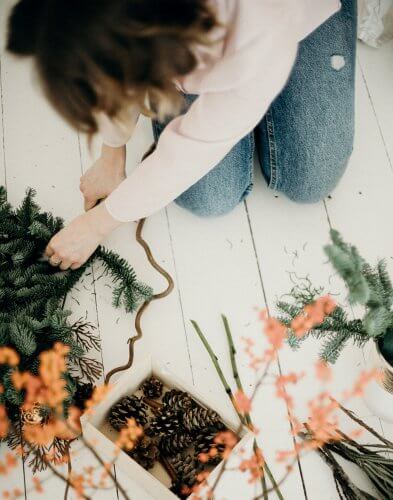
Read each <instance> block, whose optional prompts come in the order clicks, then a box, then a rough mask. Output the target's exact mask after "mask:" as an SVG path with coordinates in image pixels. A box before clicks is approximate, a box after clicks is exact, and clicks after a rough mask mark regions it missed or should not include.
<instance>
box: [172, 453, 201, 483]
mask: <svg viewBox="0 0 393 500" xmlns="http://www.w3.org/2000/svg"><path fill="white" fill-rule="evenodd" d="M169 462H170V464H171V465H172V467H173V468H174V470H175V472H176V475H177V479H178V482H179V483H181V484H183V485H185V486H189V487H191V486H193V485H194V483H195V481H196V476H197V474H199V472H200V471H201V465H200V464H199V463H198V462H197V461H196V460H195V459H194V458H193V457H192V456H190V455H185V456H184V455H183V454H182V453H178V454H177V455H175V456H174V457H172V458H170V459H169Z"/></svg>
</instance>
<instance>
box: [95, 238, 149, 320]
mask: <svg viewBox="0 0 393 500" xmlns="http://www.w3.org/2000/svg"><path fill="white" fill-rule="evenodd" d="M97 255H98V257H99V258H100V259H101V260H102V262H103V263H104V265H105V267H106V270H107V272H108V273H109V274H110V275H111V277H112V280H113V282H114V283H115V284H116V286H115V287H114V290H113V305H114V306H115V307H120V306H121V305H123V307H124V308H125V310H126V311H128V312H133V311H134V310H135V309H136V307H137V306H138V305H139V304H140V303H141V302H144V301H145V300H146V299H148V298H150V297H151V295H152V293H153V291H152V289H151V288H150V287H149V286H147V285H144V284H143V283H140V282H138V281H137V279H136V276H135V271H134V270H133V269H132V267H131V266H130V264H129V263H128V262H127V261H126V260H125V259H123V258H121V257H119V256H118V255H116V254H115V253H114V252H112V250H106V249H105V248H99V249H98V251H97Z"/></svg>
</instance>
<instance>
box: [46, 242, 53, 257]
mask: <svg viewBox="0 0 393 500" xmlns="http://www.w3.org/2000/svg"><path fill="white" fill-rule="evenodd" d="M54 253H55V251H54V250H53V248H52V247H51V246H50V245H48V246H47V247H46V248H45V252H44V255H46V256H47V257H51V256H52V255H53V254H54Z"/></svg>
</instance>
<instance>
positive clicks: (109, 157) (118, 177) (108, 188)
mask: <svg viewBox="0 0 393 500" xmlns="http://www.w3.org/2000/svg"><path fill="white" fill-rule="evenodd" d="M125 168H126V147H125V146H122V147H120V148H111V147H109V146H106V145H105V144H104V145H103V146H102V152H101V156H100V157H99V158H98V160H97V161H96V162H95V163H94V164H93V165H92V166H91V167H90V168H89V170H88V171H87V172H86V173H85V174H84V175H83V176H82V177H81V181H80V190H81V192H82V194H83V198H84V201H85V203H84V204H85V210H86V211H87V210H90V209H91V208H93V207H94V206H95V205H96V204H97V202H98V201H100V200H103V199H104V198H106V197H107V196H109V195H110V193H111V192H112V191H113V190H114V189H115V188H116V187H117V186H118V185H119V184H120V183H121V182H122V181H123V180H124V179H125V177H126V173H125Z"/></svg>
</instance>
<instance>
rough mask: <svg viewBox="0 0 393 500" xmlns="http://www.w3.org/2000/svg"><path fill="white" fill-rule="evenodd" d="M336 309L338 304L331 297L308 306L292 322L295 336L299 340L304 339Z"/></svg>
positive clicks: (322, 298)
mask: <svg viewBox="0 0 393 500" xmlns="http://www.w3.org/2000/svg"><path fill="white" fill-rule="evenodd" d="M336 307H337V305H336V303H335V302H334V300H333V299H332V298H331V297H330V296H329V295H326V296H324V297H319V298H318V299H317V300H316V301H315V302H312V303H311V304H307V305H306V306H305V307H304V308H303V311H302V312H301V313H300V314H299V316H296V318H294V319H293V320H292V322H291V328H292V330H293V332H294V334H295V335H296V336H297V337H299V338H301V337H303V336H304V335H305V334H306V333H308V332H309V331H310V330H312V328H314V327H315V326H317V325H320V324H322V323H323V322H324V320H325V317H326V316H327V315H329V314H332V312H333V311H334V309H335V308H336Z"/></svg>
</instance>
